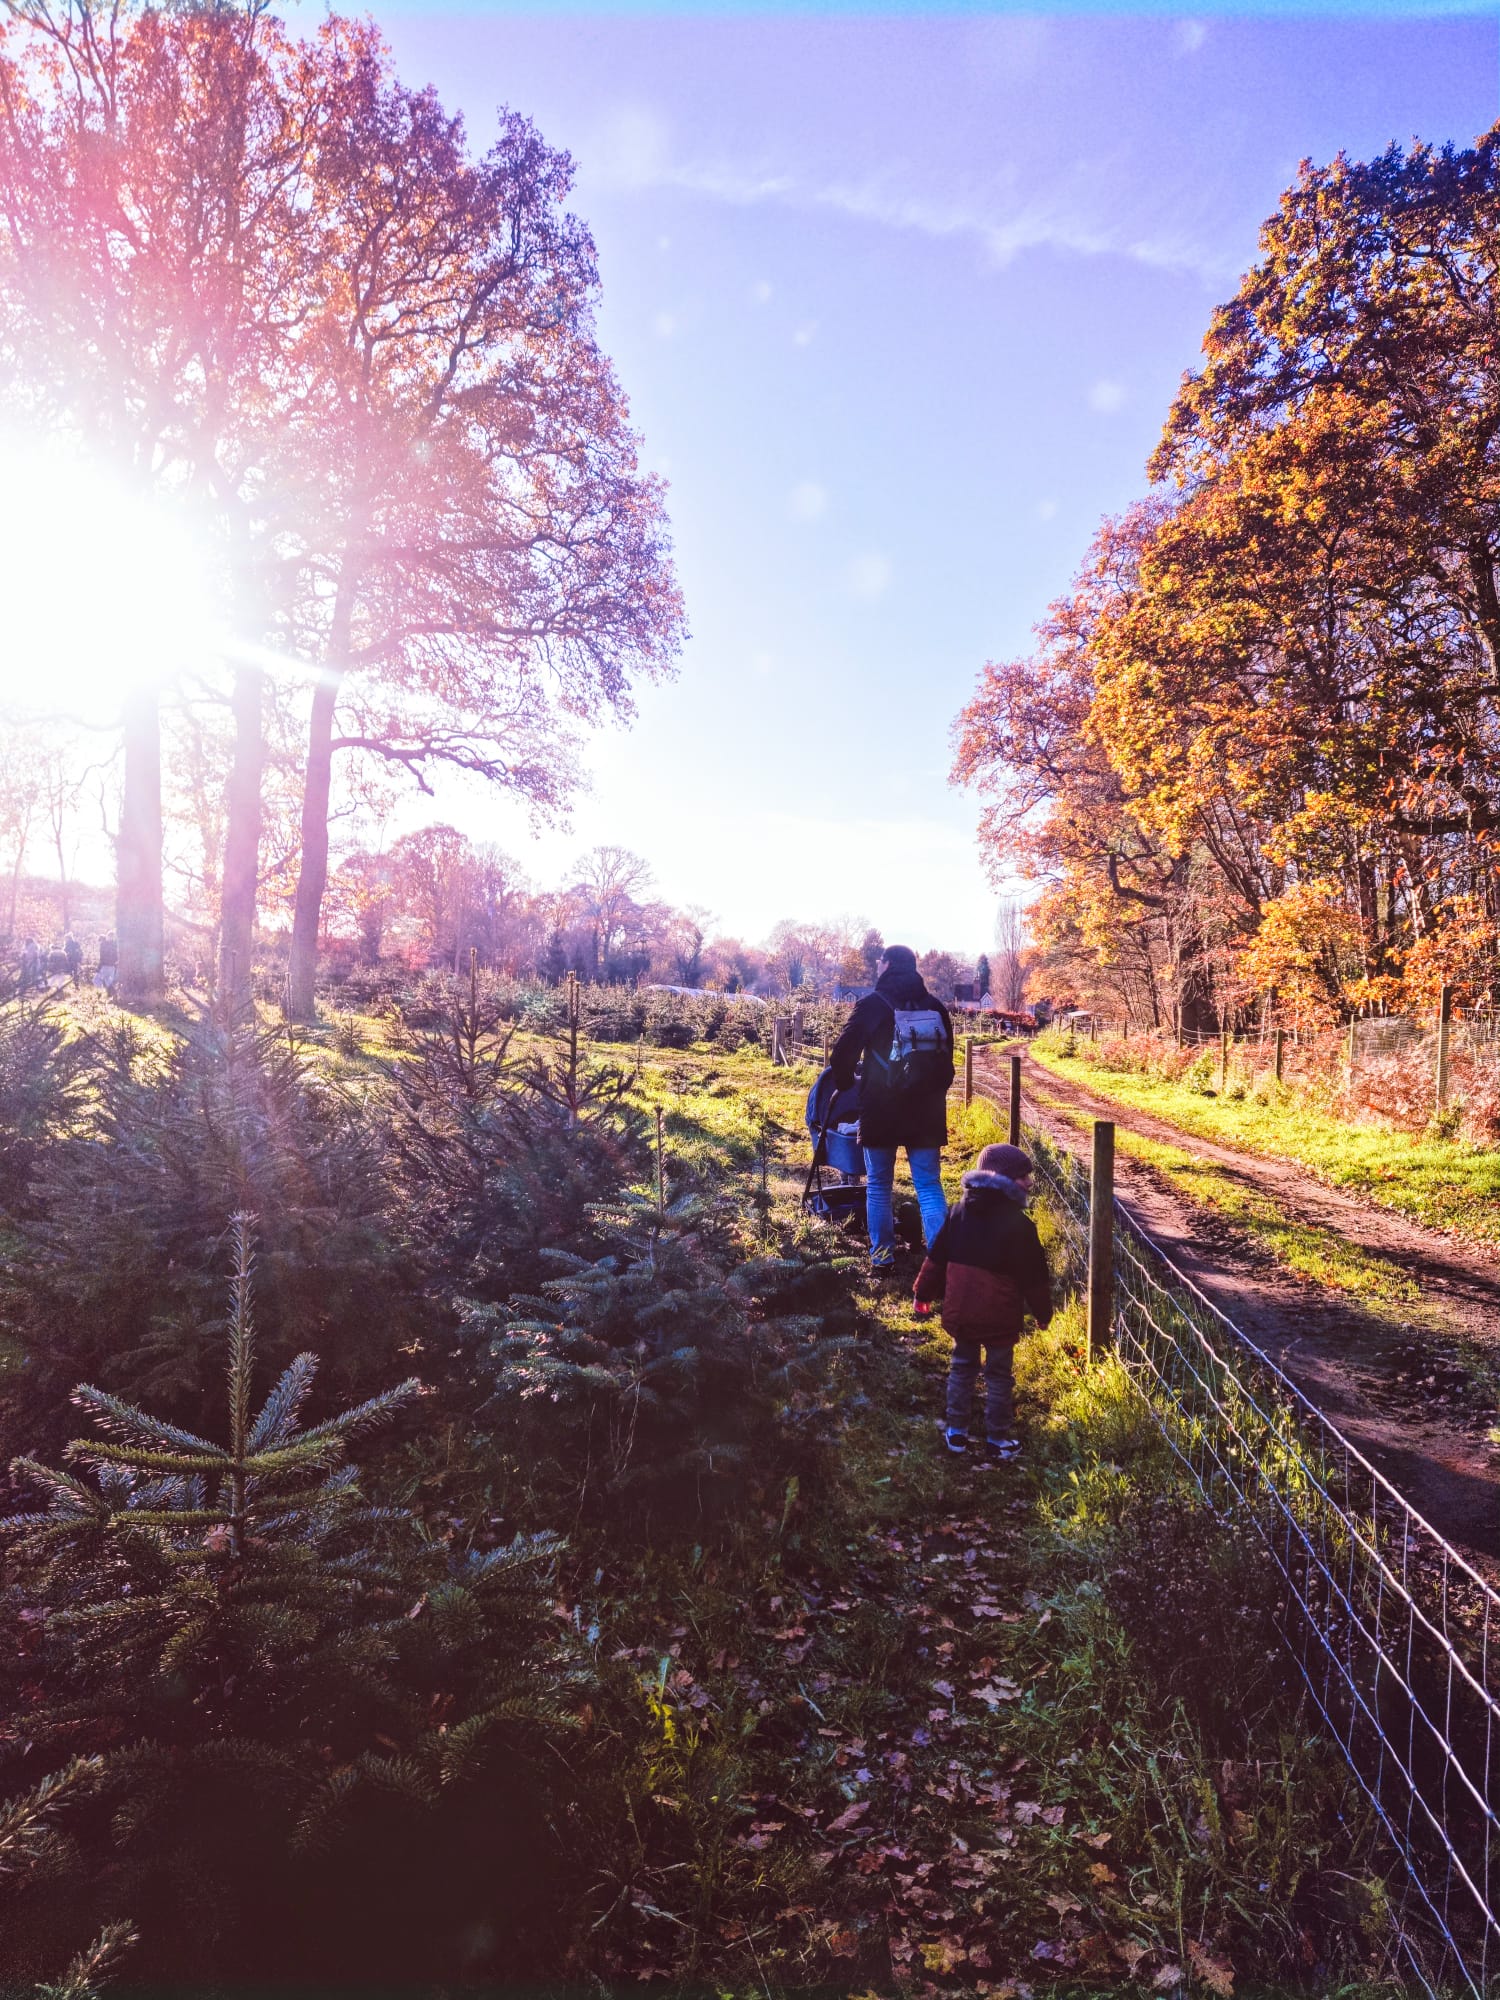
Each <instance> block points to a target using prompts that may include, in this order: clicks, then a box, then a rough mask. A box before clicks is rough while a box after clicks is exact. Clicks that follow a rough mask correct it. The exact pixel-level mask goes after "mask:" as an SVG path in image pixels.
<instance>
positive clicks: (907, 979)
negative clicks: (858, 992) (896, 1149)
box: [828, 972, 953, 1147]
mask: <svg viewBox="0 0 1500 2000" xmlns="http://www.w3.org/2000/svg"><path fill="white" fill-rule="evenodd" d="M897 1007H931V1008H934V1009H935V1010H936V1011H937V1012H938V1013H939V1014H941V1015H942V1017H943V1022H944V1025H945V1026H946V1028H947V1030H948V1057H947V1061H946V1062H945V1063H944V1064H943V1065H942V1067H941V1069H940V1070H939V1073H938V1075H937V1076H936V1077H934V1078H933V1079H932V1081H931V1082H929V1083H925V1084H921V1085H918V1086H917V1087H916V1088H915V1089H911V1090H904V1091H896V1090H892V1089H891V1088H890V1086H889V1084H888V1082H887V1081H886V1076H885V1071H884V1068H883V1066H882V1064H881V1063H866V1064H865V1066H864V1072H863V1075H862V1077H861V1079H860V1088H859V1140H860V1144H861V1145H862V1146H907V1147H911V1146H946V1145H947V1143H948V1086H949V1084H950V1083H952V1081H953V1021H952V1019H951V1017H950V1015H949V1013H948V1009H947V1008H946V1007H945V1006H944V1005H943V1003H942V1001H941V1000H934V999H933V997H932V995H931V994H930V993H929V992H928V991H927V988H926V987H925V986H924V985H923V984H922V980H921V977H920V975H919V974H917V973H915V972H909V973H900V972H884V973H882V974H881V976H880V978H879V979H878V980H877V981H876V984H875V991H874V992H873V993H867V994H866V995H865V997H864V999H863V1000H861V1001H860V1003H859V1005H858V1006H857V1007H856V1008H855V1010H854V1012H853V1013H852V1014H851V1015H850V1016H849V1024H848V1026H847V1027H846V1028H845V1029H844V1032H843V1033H842V1034H841V1035H840V1036H839V1038H838V1040H837V1041H836V1042H835V1043H834V1045H833V1048H832V1049H831V1050H830V1052H829V1057H828V1060H829V1064H830V1066H831V1067H832V1069H833V1074H834V1076H835V1078H836V1079H837V1081H838V1083H839V1086H840V1088H841V1089H842V1088H844V1087H846V1086H847V1085H848V1084H850V1083H852V1082H853V1080H854V1070H855V1065H856V1064H857V1063H858V1062H859V1061H860V1059H861V1057H862V1056H864V1055H865V1054H866V1053H867V1052H868V1051H871V1050H873V1051H874V1053H875V1054H876V1055H877V1056H879V1057H882V1058H884V1057H887V1056H889V1055H890V1052H891V1038H892V1036H893V1035H894V1033H895V1029H896V1017H895V1014H894V1012H893V1009H895V1008H897Z"/></svg>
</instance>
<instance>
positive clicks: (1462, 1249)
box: [975, 1050, 1500, 1583]
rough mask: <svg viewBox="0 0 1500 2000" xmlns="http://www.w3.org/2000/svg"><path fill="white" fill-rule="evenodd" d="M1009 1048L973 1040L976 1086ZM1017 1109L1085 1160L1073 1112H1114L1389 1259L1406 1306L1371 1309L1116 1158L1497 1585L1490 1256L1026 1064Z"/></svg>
mask: <svg viewBox="0 0 1500 2000" xmlns="http://www.w3.org/2000/svg"><path fill="white" fill-rule="evenodd" d="M1009 1053H1010V1052H1009V1051H1008V1050H997V1051H994V1052H993V1053H988V1052H980V1051H976V1055H975V1081H976V1085H978V1086H979V1087H980V1088H982V1089H983V1090H984V1091H985V1093H986V1094H987V1095H988V1096H990V1097H992V1098H995V1099H997V1100H999V1099H1003V1098H1004V1097H1005V1094H1006V1093H1007V1092H1008V1089H1009V1077H1008V1073H1007V1070H1006V1065H1005V1063H1004V1057H1005V1056H1007V1055H1008V1054H1009ZM1021 1089H1022V1115H1023V1117H1024V1118H1025V1119H1026V1121H1027V1122H1028V1123H1029V1124H1031V1125H1034V1126H1036V1127H1037V1128H1039V1129H1040V1130H1042V1131H1043V1132H1045V1133H1047V1135H1048V1136H1049V1137H1051V1138H1053V1139H1054V1140H1056V1141H1057V1142H1058V1143H1060V1144H1061V1145H1063V1146H1064V1147H1066V1148H1067V1149H1068V1150H1069V1151H1070V1152H1073V1153H1076V1154H1079V1155H1080V1156H1083V1157H1086V1155H1087V1146H1088V1140H1087V1136H1086V1130H1080V1128H1079V1126H1078V1125H1077V1124H1076V1123H1074V1122H1071V1120H1070V1118H1069V1117H1068V1116H1067V1115H1066V1114H1068V1113H1071V1114H1072V1116H1073V1118H1074V1119H1077V1118H1083V1119H1090V1118H1112V1119H1113V1120H1114V1122H1115V1125H1116V1127H1117V1129H1118V1130H1120V1131H1121V1132H1132V1133H1136V1134H1138V1135H1140V1136H1141V1137H1143V1138H1148V1139H1156V1140H1160V1141H1163V1142H1164V1143H1166V1144H1168V1145H1171V1146H1174V1147H1176V1148H1177V1149H1178V1150H1179V1151H1181V1152H1183V1153H1188V1154H1191V1155H1193V1156H1194V1157H1195V1158H1198V1159H1203V1160H1208V1161H1212V1162H1213V1164H1214V1165H1215V1166H1216V1167H1218V1168H1220V1169H1222V1171H1223V1172H1224V1173H1225V1174H1226V1175H1227V1176H1229V1177H1230V1178H1231V1179H1232V1180H1235V1181H1238V1182H1239V1183H1240V1184H1241V1185H1243V1186H1244V1187H1246V1188H1249V1189H1254V1190H1256V1191H1258V1192H1259V1193H1261V1194H1263V1195H1267V1196H1269V1197H1270V1198H1271V1199H1272V1200H1274V1201H1275V1202H1276V1204H1277V1206H1278V1207H1279V1208H1280V1209H1281V1210H1282V1212H1283V1213H1284V1214H1286V1215H1287V1216H1289V1217H1291V1218H1292V1219H1294V1220H1297V1221H1301V1222H1306V1223H1309V1224H1312V1225H1314V1226H1316V1227H1318V1228H1321V1229H1325V1230H1328V1231H1329V1232H1331V1233H1332V1234H1334V1235H1337V1236H1339V1237H1342V1238H1343V1239H1344V1240H1346V1241H1348V1242H1351V1243H1355V1244H1358V1245H1359V1246H1360V1247H1361V1248H1363V1249H1365V1250H1369V1251H1372V1252H1375V1253H1377V1254H1380V1255H1383V1256H1386V1257H1389V1258H1392V1259H1394V1260H1395V1261H1397V1262H1398V1263H1399V1264H1400V1266H1401V1268H1402V1269H1403V1270H1404V1271H1406V1272H1408V1273H1409V1274H1410V1275H1411V1276H1413V1277H1414V1278H1416V1279H1417V1281H1418V1282H1419V1284H1420V1285H1421V1288H1422V1292H1423V1298H1424V1305H1423V1307H1422V1308H1420V1309H1419V1311H1418V1312H1414V1313H1412V1314H1411V1315H1410V1316H1406V1315H1405V1314H1404V1312H1403V1310H1402V1309H1400V1308H1395V1307H1391V1306H1382V1307H1379V1308H1374V1307H1366V1306H1365V1305H1363V1304H1362V1303H1361V1302H1360V1301H1358V1300H1356V1299H1353V1298H1351V1297H1349V1296H1348V1295H1347V1294H1346V1293H1343V1292H1340V1291H1337V1290H1335V1289H1334V1288H1332V1287H1328V1286H1323V1285H1319V1284H1315V1283H1314V1282H1312V1281H1311V1280H1309V1279H1306V1278H1303V1277H1301V1276H1299V1275H1297V1274H1296V1273H1294V1272H1291V1271H1289V1270H1287V1269H1286V1267H1285V1266H1284V1265H1282V1264H1280V1263H1279V1262H1278V1261H1277V1260H1276V1258H1275V1257H1274V1256H1272V1255H1271V1253H1270V1252H1269V1251H1268V1250H1266V1249H1265V1248H1264V1247H1263V1246H1262V1245H1261V1244H1259V1243H1257V1242H1256V1241H1255V1240H1254V1239H1253V1238H1252V1237H1250V1236H1248V1235H1247V1234H1246V1233H1245V1232H1244V1231H1242V1230H1240V1229H1237V1228H1236V1227H1235V1226H1234V1225H1233V1224H1232V1223H1230V1222H1228V1221H1226V1220H1225V1219H1224V1218H1223V1217H1222V1216H1220V1215H1217V1214H1216V1213H1215V1212H1214V1211H1213V1210H1210V1209H1205V1208H1203V1207H1201V1206H1199V1205H1198V1204H1196V1203H1194V1202H1192V1201H1190V1200H1189V1199H1188V1198H1187V1197H1186V1196H1184V1195H1183V1194H1182V1193H1181V1192H1179V1191H1178V1190H1177V1189H1176V1188H1174V1187H1173V1186H1172V1184H1171V1183H1170V1181H1169V1180H1168V1179H1167V1178H1166V1177H1165V1176H1164V1175H1163V1174H1162V1173H1160V1172H1159V1171H1158V1170H1156V1169H1155V1168H1153V1167H1150V1166H1148V1165H1147V1164H1146V1163H1145V1162H1144V1161H1142V1160H1139V1159H1135V1158H1132V1157H1131V1155H1130V1154H1129V1153H1127V1152H1125V1151H1123V1150H1122V1151H1120V1152H1119V1153H1118V1154H1117V1156H1116V1163H1115V1177H1116V1185H1117V1190H1118V1193H1119V1196H1120V1198H1121V1200H1122V1201H1123V1202H1125V1203H1126V1205H1127V1206H1128V1207H1129V1208H1130V1209H1131V1210H1132V1211H1133V1212H1134V1213H1135V1214H1136V1216H1137V1217H1138V1218H1139V1220H1140V1221H1141V1223H1142V1224H1143V1225H1144V1227H1145V1228H1146V1229H1147V1230H1148V1231H1149V1232H1150V1233H1151V1235H1152V1236H1153V1237H1154V1238H1155V1239H1156V1241H1157V1242H1158V1243H1160V1245H1161V1246H1162V1248H1163V1249H1164V1250H1165V1251H1166V1253H1167V1255H1168V1256H1169V1257H1171V1258H1172V1259H1173V1261H1174V1262H1175V1263H1176V1264H1177V1265H1178V1266H1179V1267H1180V1268H1181V1269H1182V1270H1183V1271H1185V1272H1186V1273H1187V1274H1188V1275H1189V1276H1190V1277H1191V1278H1192V1279H1193V1281H1194V1282H1195V1283H1196V1284H1198V1285H1200V1286H1201V1287H1202V1289H1203V1290H1204V1292H1206V1293H1207V1295H1208V1296H1209V1298H1211V1299H1212V1300H1213V1302H1214V1304H1215V1305H1217V1306H1218V1307H1219V1308H1220V1309H1221V1311H1223V1312H1224V1313H1226V1314H1227V1315H1228V1316H1229V1318H1231V1319H1232V1320H1233V1321H1234V1322H1235V1324H1236V1325H1237V1326H1239V1327H1241V1328H1243V1330H1244V1331H1245V1332H1246V1333H1247V1334H1248V1335H1249V1336H1250V1338H1251V1339H1252V1340H1254V1341H1255V1342H1256V1343H1257V1344H1258V1345H1259V1346H1261V1347H1262V1348H1264V1350H1265V1351H1266V1353H1268V1354H1269V1355H1271V1356H1272V1357H1273V1359H1274V1360H1275V1361H1276V1362H1277V1363H1278V1365H1279V1366H1281V1367H1282V1368H1283V1369H1285V1371H1286V1373H1287V1374H1288V1375H1289V1376H1290V1377H1291V1378H1292V1380H1293V1381H1294V1382H1295V1383H1296V1384H1297V1386H1298V1387H1299V1388H1300V1389H1301V1390H1302V1391H1303V1393H1304V1394H1305V1395H1307V1396H1308V1397H1309V1398H1310V1399H1311V1401H1313V1402H1314V1403H1316V1404H1317V1405H1318V1407H1319V1408H1320V1409H1322V1410H1324V1411H1325V1412H1326V1413H1327V1414H1328V1416H1329V1417H1331V1418H1332V1419H1333V1421H1334V1422H1335V1423H1336V1424H1337V1425H1338V1427H1339V1428H1340V1429H1341V1430H1342V1431H1343V1432H1344V1433H1345V1434H1346V1436H1348V1437H1349V1438H1350V1439H1351V1440H1352V1441H1353V1442H1354V1443H1355V1444H1356V1445H1357V1446H1358V1447H1359V1449H1360V1450H1361V1451H1362V1452H1364V1454H1365V1455H1366V1457H1368V1458H1369V1459H1370V1460H1371V1461H1372V1462H1373V1463H1374V1464H1375V1465H1377V1466H1378V1467H1379V1468H1380V1470H1381V1471H1382V1472H1383V1473H1384V1474H1385V1475H1386V1477H1387V1478H1388V1479H1390V1480H1391V1482H1392V1483H1393V1484H1394V1485H1395V1486H1396V1487H1398V1488H1399V1489H1400V1491H1401V1492H1402V1493H1404V1494H1405V1495H1406V1497H1407V1499H1408V1500H1409V1501H1410V1502H1411V1504H1412V1505H1413V1506H1414V1507H1415V1508H1416V1509H1417V1511H1418V1512H1419V1513H1421V1514H1423V1515H1424V1516H1425V1517H1426V1518H1427V1520H1429V1521H1430V1522H1431V1523H1432V1525H1433V1526H1434V1527H1435V1528H1437V1529H1438V1530H1439V1531H1440V1532H1441V1533H1442V1534H1444V1535H1446V1536H1447V1537H1448V1538H1449V1539H1450V1540H1451V1541H1452V1542H1453V1543H1454V1544H1455V1545H1456V1546H1457V1547H1458V1548H1459V1549H1461V1550H1462V1551H1463V1553H1464V1554H1465V1555H1467V1556H1468V1557H1469V1558H1470V1560H1471V1561H1473V1562H1474V1563H1475V1565H1476V1567H1478V1568H1480V1569H1481V1570H1482V1571H1483V1573H1484V1574H1485V1575H1486V1576H1488V1577H1489V1578H1490V1580H1491V1581H1492V1582H1496V1583H1500V1449H1497V1448H1496V1447H1494V1446H1492V1445H1490V1444H1489V1442H1488V1439H1487V1433H1488V1432H1489V1430H1490V1429H1491V1428H1492V1427H1494V1426H1495V1425H1496V1423H1497V1422H1500V1417H1497V1411H1496V1393H1495V1381H1496V1376H1497V1374H1500V1259H1497V1258H1496V1257H1495V1256H1494V1255H1493V1254H1492V1253H1489V1252H1487V1251H1486V1250H1484V1249H1483V1248H1481V1247H1478V1246H1474V1245H1466V1244H1459V1243H1455V1242H1454V1241H1453V1239H1452V1238H1450V1237H1447V1236H1444V1235H1442V1234H1441V1233H1439V1232H1438V1231H1436V1230H1428V1229H1423V1228H1422V1227H1421V1226H1420V1225H1419V1224H1417V1223H1413V1222H1409V1221H1407V1220H1406V1219H1405V1218H1404V1217H1401V1216H1397V1215H1393V1214H1391V1213H1390V1212H1389V1211H1386V1210H1383V1209H1375V1208H1371V1207H1368V1206H1366V1205H1365V1204H1363V1203H1362V1202H1360V1201H1359V1200H1358V1199H1357V1198H1356V1197H1353V1196H1350V1195H1347V1194H1344V1193H1342V1192H1341V1191H1339V1190H1337V1189H1334V1188H1329V1187H1326V1186H1324V1185H1323V1184H1322V1183H1320V1182H1318V1181H1316V1180H1314V1179H1313V1178H1312V1177H1311V1176H1310V1175H1309V1174H1307V1173H1306V1171H1305V1170H1304V1169H1303V1168H1301V1167H1298V1166H1296V1165H1295V1164H1293V1163H1289V1162H1286V1161H1279V1160H1268V1159H1263V1158H1261V1157H1260V1156H1258V1155H1254V1154H1247V1153H1241V1152H1237V1151H1235V1150H1234V1149H1232V1148H1230V1147H1227V1146H1223V1145H1217V1144H1215V1143H1214V1142H1212V1141H1210V1140H1204V1139H1199V1138H1196V1137H1195V1136H1193V1135H1192V1134H1191V1133H1187V1132H1184V1131H1182V1130H1181V1128H1180V1127H1178V1126H1175V1125H1171V1124H1169V1123H1167V1122H1166V1121H1165V1120H1163V1119H1160V1118H1154V1117H1152V1116H1151V1115H1150V1114H1149V1113H1146V1112H1140V1111H1136V1110H1134V1109H1133V1108H1132V1107H1130V1106H1128V1105H1123V1104H1117V1103H1115V1102H1113V1101H1112V1100H1110V1099H1106V1098H1101V1097H1098V1096H1096V1095H1095V1094H1094V1093H1093V1092H1091V1091H1088V1090H1086V1089H1084V1088H1082V1087H1081V1086H1080V1085H1078V1084H1076V1083H1074V1082H1072V1081H1071V1080H1070V1079H1067V1078H1065V1077H1059V1076H1058V1075H1056V1073H1055V1072H1053V1071H1052V1070H1050V1069H1044V1068H1042V1067H1041V1066H1040V1065H1039V1064H1036V1063H1034V1062H1032V1061H1030V1060H1027V1061H1025V1062H1023V1064H1022V1071H1021Z"/></svg>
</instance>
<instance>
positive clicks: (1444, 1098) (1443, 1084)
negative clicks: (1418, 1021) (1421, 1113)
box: [1437, 986, 1453, 1112]
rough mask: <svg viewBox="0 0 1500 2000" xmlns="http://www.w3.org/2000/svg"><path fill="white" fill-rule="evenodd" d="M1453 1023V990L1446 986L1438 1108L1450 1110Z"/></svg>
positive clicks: (1440, 1004) (1440, 1035) (1439, 1045)
mask: <svg viewBox="0 0 1500 2000" xmlns="http://www.w3.org/2000/svg"><path fill="white" fill-rule="evenodd" d="M1452 1021H1453V988H1452V987H1451V986H1445V987H1444V988H1443V991H1442V996H1441V998H1440V999H1439V1001H1438V1021H1437V1108H1438V1110H1439V1111H1440V1112H1441V1111H1445V1110H1446V1109H1447V1108H1448V1039H1449V1034H1450V1031H1451V1026H1452Z"/></svg>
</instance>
